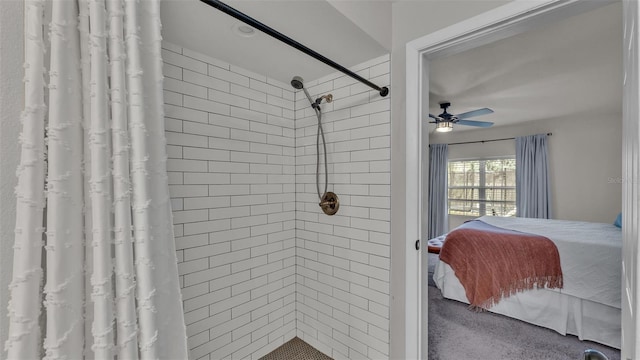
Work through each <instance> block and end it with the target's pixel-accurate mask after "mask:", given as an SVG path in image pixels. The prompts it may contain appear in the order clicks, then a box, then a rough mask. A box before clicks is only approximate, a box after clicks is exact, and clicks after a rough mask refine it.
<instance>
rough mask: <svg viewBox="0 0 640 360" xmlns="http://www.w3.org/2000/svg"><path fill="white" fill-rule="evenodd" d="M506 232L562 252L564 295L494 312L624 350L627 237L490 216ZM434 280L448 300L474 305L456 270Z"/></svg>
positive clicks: (521, 296)
mask: <svg viewBox="0 0 640 360" xmlns="http://www.w3.org/2000/svg"><path fill="white" fill-rule="evenodd" d="M480 220H482V221H484V222H486V223H488V224H490V225H494V226H498V227H502V228H505V229H510V230H516V231H522V232H527V233H531V234H536V235H541V236H545V237H547V238H549V239H551V240H552V241H553V242H554V243H555V244H556V246H557V247H558V252H559V254H560V262H561V266H562V271H563V278H564V287H563V288H562V289H537V290H529V291H525V292H522V293H518V294H516V295H513V296H511V297H509V298H506V299H503V300H501V301H500V303H498V304H497V305H495V306H493V307H492V308H491V309H489V311H491V312H495V313H498V314H503V315H507V316H510V317H513V318H516V319H520V320H523V321H526V322H529V323H533V324H535V325H539V326H544V327H547V328H550V329H553V330H555V331H557V332H559V333H560V334H563V335H566V334H573V335H577V336H578V337H579V338H580V339H583V340H592V341H596V342H599V343H602V344H605V345H608V346H612V347H615V348H620V298H621V280H620V279H621V261H622V258H621V254H622V233H621V231H620V229H619V228H617V227H615V226H613V225H610V224H600V223H590V222H580V221H563V220H547V219H527V218H501V217H491V216H485V217H481V218H480ZM433 279H434V281H435V283H436V285H437V286H438V288H439V289H440V290H441V291H442V294H443V296H444V297H446V298H449V299H454V300H458V301H462V302H465V303H468V301H467V298H466V295H465V291H464V288H463V287H462V285H461V284H460V282H459V281H458V279H457V277H456V276H455V274H454V272H453V270H452V269H451V267H449V265H448V264H446V263H444V262H442V261H439V262H438V264H437V265H436V267H435V271H434V275H433Z"/></svg>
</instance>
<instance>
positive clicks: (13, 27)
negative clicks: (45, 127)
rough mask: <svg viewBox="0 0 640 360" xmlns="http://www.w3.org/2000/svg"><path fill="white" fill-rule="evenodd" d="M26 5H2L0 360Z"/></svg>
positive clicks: (10, 250)
mask: <svg viewBox="0 0 640 360" xmlns="http://www.w3.org/2000/svg"><path fill="white" fill-rule="evenodd" d="M23 7H24V3H23V2H22V1H17V0H6V1H0V44H2V45H1V47H2V51H0V164H1V166H0V358H4V343H5V342H6V340H7V332H8V327H9V322H8V321H7V305H8V301H9V291H8V286H9V283H10V282H11V273H12V269H13V266H12V265H13V240H14V236H13V235H14V234H13V229H14V228H15V221H16V199H15V194H14V188H15V186H16V184H17V181H18V180H17V178H16V169H17V167H18V163H19V160H20V147H19V144H18V137H19V136H20V131H21V130H22V124H21V122H20V112H21V111H22V105H23V102H24V100H23V96H24V86H23V83H22V76H23V68H22V64H23V62H24V55H23V54H24V46H23V44H24V42H23V39H22V35H23V24H24V21H23V14H24V8H23Z"/></svg>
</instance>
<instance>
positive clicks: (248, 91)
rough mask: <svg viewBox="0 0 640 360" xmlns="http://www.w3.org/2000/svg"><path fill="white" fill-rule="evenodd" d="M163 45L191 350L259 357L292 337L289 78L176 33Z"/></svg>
mask: <svg viewBox="0 0 640 360" xmlns="http://www.w3.org/2000/svg"><path fill="white" fill-rule="evenodd" d="M162 55H163V60H164V75H165V81H164V90H165V91H164V95H165V124H166V136H167V143H168V149H167V150H168V151H167V152H168V154H169V160H168V164H167V167H168V171H169V181H170V185H169V187H170V193H171V200H172V201H171V204H172V206H173V222H174V227H175V234H176V248H177V251H178V261H179V264H178V269H179V275H180V284H181V286H182V299H183V306H184V311H185V321H186V324H187V335H188V344H189V349H190V358H192V359H210V360H217V359H222V358H233V359H245V358H249V359H257V358H259V357H261V356H264V355H266V354H267V353H269V352H271V351H272V350H274V349H275V348H277V347H278V346H280V345H282V344H283V343H284V342H286V341H288V340H290V339H291V338H293V337H294V336H296V314H295V309H296V295H295V292H296V275H295V270H296V269H295V264H296V248H295V246H296V244H295V131H294V129H295V128H294V126H295V124H294V101H293V100H294V94H293V92H292V90H293V89H292V88H290V87H289V86H287V85H286V84H280V83H278V82H276V81H270V80H269V79H267V78H265V77H264V76H260V75H257V74H253V73H251V72H248V71H246V70H243V69H240V68H237V67H235V66H233V65H230V64H226V63H224V62H222V61H219V60H217V59H212V58H209V57H207V56H204V55H201V54H198V53H195V52H193V51H190V50H188V49H183V48H181V47H179V46H176V45H173V44H168V43H164V44H163V52H162ZM283 87H286V88H283Z"/></svg>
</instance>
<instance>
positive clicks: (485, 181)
mask: <svg viewBox="0 0 640 360" xmlns="http://www.w3.org/2000/svg"><path fill="white" fill-rule="evenodd" d="M448 183H449V189H448V206H449V215H463V216H482V215H491V216H515V215H516V159H515V158H506V159H491V160H464V161H449V169H448Z"/></svg>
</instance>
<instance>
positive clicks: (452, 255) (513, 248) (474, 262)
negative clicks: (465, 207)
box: [440, 220, 562, 309]
mask: <svg viewBox="0 0 640 360" xmlns="http://www.w3.org/2000/svg"><path fill="white" fill-rule="evenodd" d="M440 260H442V261H444V262H445V263H447V264H449V266H451V268H452V269H453V271H454V273H455V274H456V276H457V277H458V279H459V280H460V283H461V284H462V286H463V287H464V289H465V292H466V294H467V299H468V300H469V304H471V307H472V308H475V309H488V308H490V307H491V306H493V305H495V304H497V303H498V302H499V301H500V300H501V299H502V298H504V297H508V296H510V295H512V294H515V293H517V292H520V291H524V290H529V289H534V288H544V287H547V288H562V268H561V267H560V255H559V254H558V248H557V247H556V245H555V244H554V243H553V242H552V241H551V240H549V239H547V238H546V237H544V236H539V235H533V234H527V233H522V232H518V231H513V230H507V229H503V228H499V227H496V226H492V225H489V224H487V223H485V222H483V221H480V220H471V221H468V222H466V223H464V224H462V225H461V226H460V227H458V228H456V229H455V230H453V231H451V232H450V233H449V235H447V238H446V240H445V242H444V245H443V246H442V250H441V251H440Z"/></svg>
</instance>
